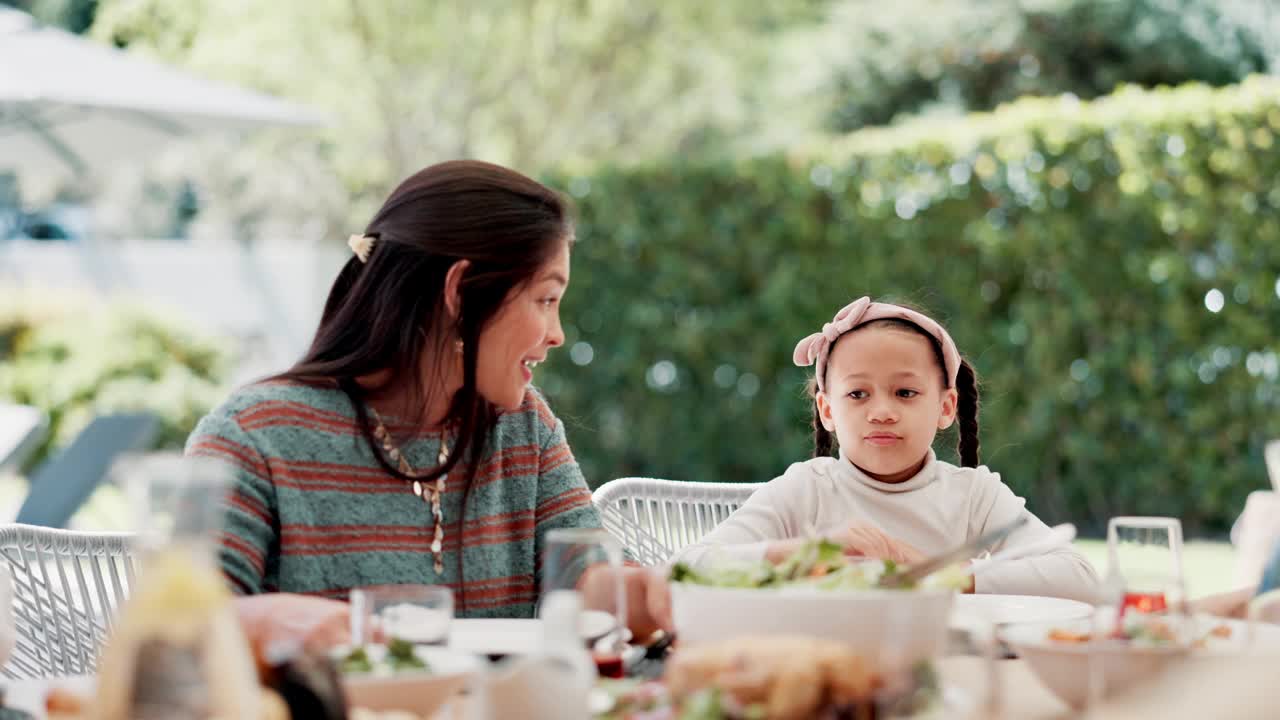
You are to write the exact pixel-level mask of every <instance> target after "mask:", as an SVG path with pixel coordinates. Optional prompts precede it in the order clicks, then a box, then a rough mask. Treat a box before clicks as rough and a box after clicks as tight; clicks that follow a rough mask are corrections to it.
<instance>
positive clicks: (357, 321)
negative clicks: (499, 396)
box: [275, 160, 573, 573]
mask: <svg viewBox="0 0 1280 720" xmlns="http://www.w3.org/2000/svg"><path fill="white" fill-rule="evenodd" d="M364 234H365V235H366V236H368V237H372V238H374V242H373V247H372V250H371V252H370V253H369V255H368V262H361V261H360V259H359V258H358V257H356V256H355V255H352V257H351V258H350V259H349V260H347V264H346V265H345V266H343V268H342V270H341V272H339V274H338V278H337V279H336V280H335V281H334V283H333V288H332V289H331V290H330V291H329V298H328V300H326V301H325V305H324V314H323V315H322V316H321V319H320V326H319V327H318V328H317V329H316V333H315V338H314V339H313V340H312V341H311V347H310V349H308V350H307V352H306V354H305V355H304V356H303V358H302V359H301V360H300V361H299V362H298V363H297V364H296V365H294V366H293V367H292V368H290V369H289V370H288V371H286V372H284V373H282V374H280V375H279V376H277V377H276V378H275V379H280V380H293V381H296V382H301V383H306V384H313V385H324V386H329V387H334V386H336V387H338V388H339V389H341V390H342V391H343V392H345V393H346V394H347V396H348V397H349V398H350V399H351V404H352V406H353V407H354V408H355V414H356V419H357V421H358V423H359V426H360V430H361V433H362V434H363V435H364V438H365V440H366V441H367V442H368V443H369V447H370V448H372V451H373V456H374V457H375V458H376V459H377V461H378V464H380V465H381V466H382V468H383V469H384V470H385V471H387V472H388V473H390V474H391V475H394V476H396V477H399V478H402V479H405V480H412V479H413V478H410V477H409V476H407V475H405V474H404V473H402V472H400V470H399V469H398V468H397V467H396V466H395V465H394V464H393V463H392V462H391V460H390V459H389V458H388V457H387V456H386V455H385V453H384V452H383V450H382V448H381V447H380V446H379V443H377V442H375V439H374V436H373V428H372V426H371V424H370V418H369V413H368V410H367V407H366V402H367V398H368V396H369V395H371V394H374V393H377V392H378V391H380V390H383V389H385V388H388V387H394V388H396V389H397V390H398V391H399V392H402V393H403V397H404V398H406V401H407V407H413V408H419V412H420V413H421V416H420V417H417V418H406V419H407V420H408V421H410V422H416V425H415V426H416V427H421V426H422V425H423V424H424V423H425V422H427V421H428V418H427V417H425V413H426V412H427V408H428V407H431V401H432V400H433V399H434V398H432V397H430V392H431V389H430V382H431V381H429V380H427V379H425V378H424V377H423V368H424V367H426V366H427V363H428V362H429V361H428V360H427V359H428V358H431V357H436V358H452V357H454V356H455V354H454V353H455V349H454V348H455V347H456V343H457V341H459V340H460V341H461V342H462V345H461V350H462V352H461V357H462V368H463V377H462V387H461V388H460V389H459V390H458V391H457V392H456V393H455V394H454V396H453V397H452V398H451V399H450V400H449V406H448V407H449V410H448V415H447V418H446V423H447V425H448V426H449V427H451V428H453V429H454V432H455V433H456V438H457V440H456V444H455V445H454V447H453V448H452V452H451V453H450V455H449V459H448V460H447V461H446V462H445V463H444V464H443V465H440V466H438V467H434V468H430V469H427V468H423V469H420V470H419V472H422V473H424V477H425V479H426V480H427V481H434V480H435V479H436V478H438V477H440V475H442V474H444V473H447V472H450V471H451V470H452V469H453V468H454V467H455V466H456V465H457V464H458V463H459V462H461V461H463V460H464V459H466V458H468V457H470V458H471V459H472V461H471V462H468V463H467V465H466V468H467V469H466V474H465V479H464V482H465V486H464V487H465V490H464V494H463V515H464V516H465V514H466V513H465V511H466V502H467V498H468V496H469V495H470V490H471V481H472V479H473V478H474V475H475V470H476V466H477V464H478V461H479V459H480V458H481V457H482V456H483V454H484V452H485V449H486V448H485V441H486V439H487V438H488V436H489V432H490V431H491V429H492V427H493V424H494V423H495V422H496V421H497V417H498V409H497V408H496V407H495V406H494V405H493V404H491V403H490V402H488V401H487V400H486V399H485V398H483V397H482V396H481V395H480V393H479V391H478V390H477V388H476V364H477V350H478V347H479V340H480V334H481V332H482V331H483V330H484V328H485V327H486V325H488V323H489V322H490V321H491V320H492V319H493V318H494V316H495V315H496V314H497V312H498V310H499V309H500V308H501V307H502V305H503V303H504V302H505V301H506V299H507V298H508V296H509V295H510V294H511V292H512V291H513V290H516V289H518V288H520V287H522V286H524V285H525V284H527V283H529V282H530V281H531V280H532V279H533V277H534V276H535V275H536V273H537V272H538V271H539V269H540V268H541V267H542V266H543V265H544V264H545V263H547V262H548V261H549V260H550V259H551V258H552V257H554V256H555V254H556V253H557V252H558V251H559V249H560V248H561V247H562V244H563V243H566V242H570V241H571V239H572V236H573V224H572V220H571V218H570V214H569V208H568V205H567V203H566V201H565V200H564V199H563V198H561V196H560V195H558V194H557V193H555V192H554V191H552V190H550V189H549V188H547V187H544V186H543V185H541V184H539V183H537V182H535V181H533V180H531V179H529V178H527V177H525V176H524V175H521V174H520V173H517V172H515V171H512V170H508V169H506V168H503V167H500V166H498V165H493V164H490V163H484V162H477V161H468V160H460V161H452V162H445V163H440V164H438V165H432V166H431V167H428V168H426V169H424V170H421V171H419V172H417V173H415V174H414V175H412V176H410V177H409V178H408V179H407V180H405V181H404V182H402V183H401V184H400V186H399V187H397V188H396V189H395V191H393V192H392V193H391V196H390V197H388V198H387V200H386V202H385V203H383V205H382V208H381V209H380V210H378V212H377V214H375V215H374V217H373V220H372V221H370V222H369V225H368V227H366V228H365V232H364ZM460 260H467V261H469V262H470V265H469V266H468V267H467V268H466V269H465V272H464V273H463V275H462V278H461V280H460V281H459V284H458V296H459V300H460V302H459V303H458V307H457V316H456V317H451V315H450V313H449V312H448V311H447V309H446V306H445V297H444V296H445V276H446V274H447V273H448V272H449V268H450V267H452V266H453V265H454V263H456V262H458V261H460ZM442 365H444V362H437V363H436V364H435V366H433V367H431V368H430V369H431V370H432V371H433V372H435V373H437V374H439V375H443V373H444V372H445V370H446V368H445V367H441V366H442ZM383 371H386V372H387V380H386V383H385V384H384V385H383V386H381V387H364V386H362V385H360V384H359V383H357V382H356V379H357V378H360V377H365V376H369V375H372V374H375V373H380V372H383ZM432 380H434V378H433V379H432ZM461 521H462V518H459V519H458V522H459V523H461ZM458 555H459V557H461V552H459V553H458ZM459 573H461V568H459Z"/></svg>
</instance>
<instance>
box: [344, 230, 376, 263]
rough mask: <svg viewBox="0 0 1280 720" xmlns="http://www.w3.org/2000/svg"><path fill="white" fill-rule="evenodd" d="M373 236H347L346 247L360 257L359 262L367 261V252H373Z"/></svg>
mask: <svg viewBox="0 0 1280 720" xmlns="http://www.w3.org/2000/svg"><path fill="white" fill-rule="evenodd" d="M373 240H374V239H373V237H371V236H369V235H352V236H351V237H349V238H347V247H349V248H351V252H353V253H355V254H356V257H358V258H360V262H362V263H367V262H369V253H371V252H373Z"/></svg>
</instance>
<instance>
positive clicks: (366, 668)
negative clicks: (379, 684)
mask: <svg viewBox="0 0 1280 720" xmlns="http://www.w3.org/2000/svg"><path fill="white" fill-rule="evenodd" d="M372 649H374V648H372V647H369V646H363V645H362V646H359V647H356V648H352V650H351V652H349V653H347V654H346V655H345V656H344V657H343V658H341V659H340V660H339V661H338V669H339V670H341V671H342V672H343V673H346V674H348V675H367V674H373V673H377V674H384V675H391V674H395V673H398V672H404V671H406V670H415V671H420V670H430V669H431V668H430V667H428V666H427V663H426V662H425V661H423V659H422V658H420V657H418V654H417V653H416V652H414V650H413V643H411V642H408V641H406V640H400V639H399V638H392V639H391V642H389V643H387V646H386V650H385V652H382V651H381V650H382V648H377V651H375V652H372V653H371V652H370V650H372Z"/></svg>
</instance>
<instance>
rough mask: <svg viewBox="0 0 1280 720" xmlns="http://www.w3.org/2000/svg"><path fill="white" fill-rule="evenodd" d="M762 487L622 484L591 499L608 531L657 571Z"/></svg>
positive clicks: (601, 489)
mask: <svg viewBox="0 0 1280 720" xmlns="http://www.w3.org/2000/svg"><path fill="white" fill-rule="evenodd" d="M763 484H764V483H699V482H680V481H676V480H658V479H655V478H639V477H627V478H618V479H617V480H614V481H612V482H608V483H605V484H604V485H601V486H600V487H599V488H597V489H596V491H595V492H594V493H593V494H592V497H591V499H592V501H593V502H594V503H595V506H596V510H597V511H599V513H600V519H601V521H602V522H603V523H604V527H605V529H607V530H608V531H609V532H611V533H613V534H614V536H615V537H617V538H618V540H619V541H621V542H622V545H623V547H625V548H626V549H627V550H628V551H630V552H631V554H632V555H633V556H634V557H635V559H636V560H638V561H639V562H641V563H642V564H644V565H648V566H655V565H660V564H662V563H664V562H666V561H667V560H668V559H669V558H670V557H671V556H672V555H673V554H674V553H675V552H677V551H678V550H680V549H682V548H684V547H686V546H688V545H692V544H693V543H696V542H697V541H699V540H701V539H702V537H703V536H704V535H706V534H707V533H709V532H711V529H712V528H714V527H715V526H716V525H719V524H720V523H721V522H723V521H724V519H725V518H727V517H729V516H730V515H732V514H733V511H734V510H737V509H738V508H739V507H741V506H742V504H743V503H744V502H746V501H747V498H749V497H751V494H752V493H754V492H755V491H756V489H757V488H759V487H760V486H761V485H763Z"/></svg>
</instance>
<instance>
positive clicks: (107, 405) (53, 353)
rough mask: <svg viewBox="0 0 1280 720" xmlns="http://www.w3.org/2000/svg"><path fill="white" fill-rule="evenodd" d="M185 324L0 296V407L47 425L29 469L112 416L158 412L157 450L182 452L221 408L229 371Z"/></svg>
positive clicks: (75, 301)
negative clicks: (27, 408)
mask: <svg viewBox="0 0 1280 720" xmlns="http://www.w3.org/2000/svg"><path fill="white" fill-rule="evenodd" d="M190 326H191V323H190V322H188V321H184V320H183V319H182V318H178V317H172V316H166V315H162V314H159V313H156V312H152V311H146V310H143V309H142V308H140V307H137V306H133V305H128V304H120V303H117V304H112V305H97V306H95V304H94V303H93V302H92V301H91V300H90V299H89V298H85V297H79V296H75V295H70V296H68V295H63V294H53V293H48V294H36V295H33V294H29V293H19V292H16V291H7V292H0V400H4V401H9V402H17V403H23V404H28V405H35V406H37V407H39V408H42V409H43V410H45V412H47V413H49V417H50V422H51V430H52V431H51V433H50V437H49V439H48V441H47V442H46V443H45V445H44V446H43V447H42V448H41V449H40V451H39V452H38V453H37V454H36V456H35V457H33V458H32V460H31V462H30V463H29V465H34V464H35V463H37V462H39V461H40V460H42V459H43V458H44V457H45V456H47V454H48V453H49V452H50V451H52V450H53V449H55V448H57V447H59V446H63V445H65V444H66V443H68V442H70V441H71V440H72V439H73V438H74V437H75V436H76V434H77V433H79V432H80V430H81V429H83V428H84V426H85V425H86V424H88V422H89V421H90V420H92V419H93V417H94V416H95V415H98V414H103V413H108V412H112V411H126V410H150V411H152V412H154V413H156V414H157V415H158V416H159V417H160V418H161V421H162V424H161V432H160V437H159V439H158V441H157V444H158V446H159V447H164V448H181V447H182V444H183V442H184V441H185V440H186V437H187V434H188V433H189V432H191V429H192V428H193V427H195V424H196V422H197V421H198V420H199V419H200V418H201V417H203V416H204V414H205V413H207V412H208V411H209V410H210V409H212V408H213V407H214V405H216V404H217V403H218V402H220V401H221V400H222V396H223V395H224V394H225V393H226V390H227V388H226V386H225V380H226V378H227V377H228V373H229V371H230V370H231V368H232V355H231V353H230V352H229V351H228V349H227V345H226V344H225V343H220V342H219V341H217V340H216V339H213V338H209V337H205V336H203V335H200V334H198V333H193V332H191V331H189V330H187V329H186V328H188V327H190Z"/></svg>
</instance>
